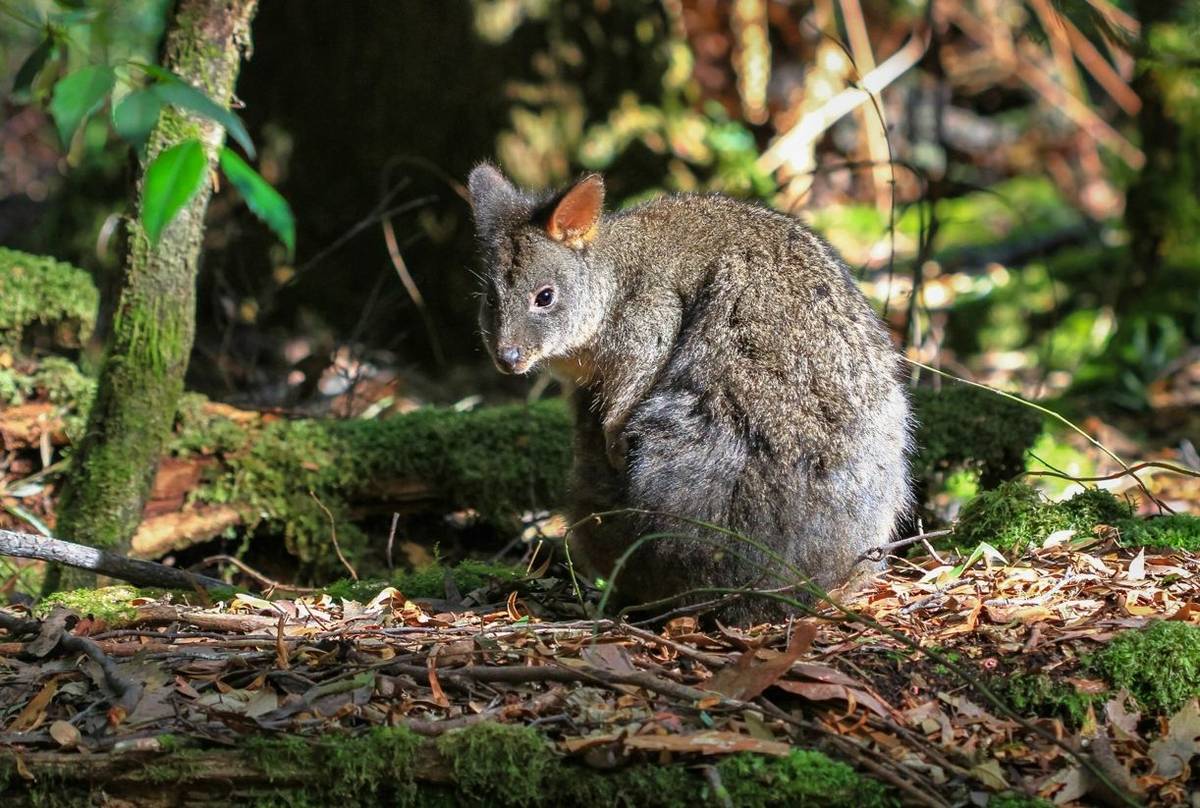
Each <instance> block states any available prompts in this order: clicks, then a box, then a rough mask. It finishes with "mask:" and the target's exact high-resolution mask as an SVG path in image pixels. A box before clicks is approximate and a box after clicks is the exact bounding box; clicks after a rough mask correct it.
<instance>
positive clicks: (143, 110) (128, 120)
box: [113, 89, 163, 147]
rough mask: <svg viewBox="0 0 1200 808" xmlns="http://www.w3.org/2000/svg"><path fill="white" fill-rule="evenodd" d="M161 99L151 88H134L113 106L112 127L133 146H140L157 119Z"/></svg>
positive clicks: (161, 103)
mask: <svg viewBox="0 0 1200 808" xmlns="http://www.w3.org/2000/svg"><path fill="white" fill-rule="evenodd" d="M162 105H163V102H162V99H161V98H159V97H158V94H157V93H155V92H154V91H153V90H149V89H147V90H136V91H134V92H132V93H130V94H129V95H127V96H125V97H124V98H122V99H121V100H120V101H119V102H118V103H117V105H116V106H115V107H114V108H113V128H114V129H116V130H117V134H118V135H120V136H121V137H123V138H124V139H125V140H127V141H129V142H130V143H132V144H133V145H134V146H139V147H140V146H141V145H142V144H143V143H145V142H146V138H147V137H149V136H150V130H151V129H153V128H154V124H155V122H156V121H158V113H159V111H160V110H161V109H162Z"/></svg>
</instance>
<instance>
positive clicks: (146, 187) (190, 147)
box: [9, 9, 296, 255]
mask: <svg viewBox="0 0 1200 808" xmlns="http://www.w3.org/2000/svg"><path fill="white" fill-rule="evenodd" d="M93 13H95V12H94V11H93V10H88V9H83V10H79V9H68V10H66V11H63V12H54V13H50V14H49V15H48V16H46V18H45V19H43V20H35V19H29V18H25V17H24V16H22V15H20V14H17V13H15V12H10V14H9V16H11V17H13V18H14V19H16V20H18V21H20V22H23V23H25V24H27V25H29V26H30V27H33V28H37V29H39V30H40V31H41V32H42V41H41V42H40V43H39V44H38V46H37V47H36V48H34V49H33V51H32V52H31V53H30V54H29V56H28V57H27V58H26V59H25V62H24V63H23V64H22V65H21V67H20V68H19V69H18V70H17V74H16V79H15V81H14V82H13V90H12V92H13V95H14V96H16V97H19V98H28V99H29V100H31V101H33V102H41V101H45V100H46V96H47V95H48V96H49V99H48V103H47V104H46V107H47V110H48V111H49V113H50V115H51V117H52V118H53V119H54V123H55V126H56V127H57V129H58V135H59V138H60V140H61V141H62V145H63V147H64V148H66V149H68V150H69V149H70V148H71V144H72V143H73V142H74V140H75V138H76V135H77V133H78V132H79V131H80V129H81V128H82V126H83V124H84V122H85V121H86V120H87V119H88V118H89V117H91V116H92V115H94V114H95V113H96V112H98V111H99V110H100V109H102V108H103V107H104V106H105V105H106V104H107V105H108V106H109V107H110V109H111V124H112V129H113V131H115V132H116V133H117V135H119V136H120V137H121V138H122V139H123V140H125V141H126V142H127V143H129V144H130V145H131V146H133V147H134V148H135V149H137V150H138V151H139V152H140V151H142V150H143V149H144V147H145V145H146V142H147V140H148V139H149V137H150V133H151V131H152V130H153V129H154V127H155V126H157V125H159V120H160V114H161V113H162V112H163V111H164V110H165V109H167V108H175V109H177V110H182V111H186V112H189V113H192V114H195V115H199V116H200V117H202V118H207V119H209V120H211V121H213V122H215V123H217V124H219V125H220V126H222V127H223V128H224V129H225V131H226V132H228V133H229V135H230V136H231V137H232V138H233V139H234V140H235V141H237V143H238V144H239V145H240V146H241V147H242V148H243V149H244V150H245V152H246V154H247V155H249V156H250V157H251V158H253V157H254V143H253V142H252V141H251V139H250V134H249V133H248V132H247V131H246V126H245V124H243V123H242V121H241V119H240V118H239V117H238V116H237V115H235V114H234V113H233V112H232V111H230V110H229V109H227V108H226V107H224V106H222V105H221V104H218V103H217V102H215V101H213V100H212V99H211V98H210V97H209V96H208V94H207V93H205V92H204V91H203V90H201V89H199V88H197V87H194V86H192V85H191V84H189V83H188V82H187V81H185V80H184V79H183V78H181V77H180V76H178V75H176V74H175V73H172V72H171V71H169V70H166V69H164V68H161V67H158V66H156V65H150V64H145V63H143V62H138V61H136V60H133V59H123V60H118V61H116V62H114V63H112V64H108V63H100V64H95V63H93V61H94V60H92V59H90V58H87V59H86V61H87V62H88V63H87V64H86V65H85V66H83V67H80V68H79V69H77V70H74V71H72V72H70V73H67V74H66V75H63V76H61V77H60V76H58V73H59V72H61V71H62V69H63V65H65V64H66V63H67V61H68V58H67V56H68V52H69V51H70V50H72V49H75V50H76V51H78V50H79V48H78V46H76V45H75V40H74V39H73V38H72V36H71V34H70V29H71V26H73V25H80V24H86V23H87V22H88V15H89V14H93ZM80 55H82V56H84V57H88V56H89V55H88V54H80ZM212 148H213V147H212V146H211V144H206V143H205V142H204V141H202V140H201V139H200V138H199V137H185V138H181V139H180V140H179V142H177V143H175V144H174V145H172V146H171V147H170V148H166V149H163V150H162V151H160V152H159V153H157V154H151V155H147V156H148V157H149V158H150V162H149V165H147V166H146V172H145V178H144V183H143V188H142V225H143V226H144V228H145V231H146V235H147V236H148V237H149V239H150V241H151V243H157V242H158V240H159V238H160V236H161V235H162V232H163V230H164V229H165V228H166V226H167V225H168V224H169V223H170V222H171V221H172V220H173V219H174V218H175V217H176V216H177V215H178V214H179V212H180V211H181V210H183V209H184V207H185V206H187V204H188V202H190V201H191V200H192V198H193V197H194V196H195V195H196V194H197V193H198V192H199V191H200V188H201V186H202V185H203V184H204V183H205V182H206V181H207V173H208V171H207V168H208V157H207V155H208V153H209V152H210V151H211V149H212ZM216 150H217V158H218V160H219V163H220V166H221V171H222V172H223V173H224V174H225V178H226V179H227V180H229V182H230V184H231V185H233V186H234V187H235V188H237V189H238V192H239V193H240V194H241V195H242V199H243V200H245V202H246V205H247V207H249V208H250V210H251V211H252V212H253V213H254V214H255V215H256V216H258V218H259V219H261V220H262V221H263V222H264V223H265V224H266V225H267V226H268V227H269V228H271V230H272V231H274V233H275V235H276V236H278V237H279V240H280V241H282V242H283V244H284V245H285V246H286V247H287V250H288V254H289V255H291V254H292V253H293V252H294V251H295V246H296V225H295V221H294V217H293V216H292V211H291V208H290V207H289V206H288V204H287V201H286V200H284V198H283V197H282V196H280V195H279V192H278V191H276V190H275V189H274V188H272V187H271V185H270V184H269V183H268V182H267V181H266V180H264V179H263V178H262V177H261V176H260V175H259V174H258V172H256V171H255V170H254V169H253V168H251V167H250V165H249V164H247V163H246V162H245V161H244V160H243V159H242V158H241V157H239V156H238V154H237V153H236V152H235V151H233V150H232V149H230V148H229V147H227V146H217V147H216Z"/></svg>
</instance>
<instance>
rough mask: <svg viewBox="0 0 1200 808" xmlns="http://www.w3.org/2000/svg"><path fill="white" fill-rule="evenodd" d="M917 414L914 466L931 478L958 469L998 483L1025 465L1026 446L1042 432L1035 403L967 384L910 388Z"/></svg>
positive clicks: (986, 483)
mask: <svg viewBox="0 0 1200 808" xmlns="http://www.w3.org/2000/svg"><path fill="white" fill-rule="evenodd" d="M911 396H912V401H913V406H914V410H915V412H916V417H917V434H916V438H917V457H916V459H915V462H914V464H913V465H914V471H915V472H916V473H917V475H918V476H919V477H920V478H921V479H922V480H924V481H926V482H927V483H928V482H929V481H933V480H936V479H944V478H946V477H947V476H949V475H951V474H952V473H954V472H956V471H968V472H973V473H977V474H978V476H979V483H980V485H981V486H982V487H983V488H994V487H995V486H997V485H999V484H1000V483H1001V482H1003V481H1005V480H1007V479H1009V478H1011V477H1015V476H1016V475H1018V474H1020V473H1021V472H1022V471H1024V470H1025V452H1026V451H1027V450H1028V449H1029V447H1031V446H1032V445H1033V443H1034V441H1036V440H1037V438H1038V436H1039V435H1040V434H1041V432H1042V414H1041V413H1040V412H1038V411H1037V410H1035V409H1033V408H1032V407H1027V406H1024V405H1022V404H1020V403H1018V402H1015V401H1012V400H1011V399H1007V398H1004V397H1003V396H998V395H996V394H995V393H992V392H990V391H988V390H982V389H980V388H978V387H972V386H970V385H965V384H954V385H948V386H946V387H944V388H942V389H941V390H940V391H936V392H935V391H933V390H927V389H917V390H913V391H911Z"/></svg>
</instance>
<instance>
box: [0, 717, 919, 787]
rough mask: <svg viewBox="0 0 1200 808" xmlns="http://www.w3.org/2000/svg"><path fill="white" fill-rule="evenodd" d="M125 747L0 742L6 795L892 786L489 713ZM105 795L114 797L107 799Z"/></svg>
mask: <svg viewBox="0 0 1200 808" xmlns="http://www.w3.org/2000/svg"><path fill="white" fill-rule="evenodd" d="M124 746H125V748H124V749H122V750H121V751H111V752H96V753H91V754H87V755H81V754H79V753H77V752H73V751H67V752H61V751H58V752H25V753H17V752H16V751H14V750H12V749H9V748H5V749H0V799H3V804H5V805H14V806H25V805H29V806H34V805H37V806H59V805H62V806H67V805H71V806H74V805H82V804H89V803H90V802H91V801H92V800H93V798H95V797H97V796H98V795H100V794H103V796H104V799H105V800H106V801H108V802H115V803H117V804H128V805H140V806H149V807H150V808H153V807H154V806H175V805H189V806H206V805H214V806H215V805H221V806H224V805H231V804H232V805H290V806H318V805H339V806H345V807H346V808H349V806H359V805H361V806H374V805H395V806H404V807H405V808H407V806H418V805H447V806H451V805H463V806H489V807H490V806H501V807H504V806H514V807H515V806H521V807H522V808H539V807H540V806H546V807H547V808H549V806H558V805H569V804H574V805H637V806H646V808H656V807H658V808H687V807H688V806H693V805H706V804H722V803H724V804H734V805H738V806H745V808H766V806H771V805H789V806H805V805H810V806H818V805H820V806H828V807H829V808H851V806H853V807H854V808H860V807H861V808H880V807H881V806H888V805H896V804H898V801H897V800H896V798H895V796H894V793H893V792H891V790H890V789H888V788H887V787H886V786H884V785H883V784H881V783H880V782H878V781H875V780H872V779H870V778H867V777H864V776H862V775H859V774H857V773H856V772H855V771H854V769H852V768H851V767H850V766H848V765H846V764H845V763H840V762H837V761H834V760H832V759H830V758H829V757H827V756H826V755H824V754H823V753H821V752H819V751H815V750H806V749H793V750H792V751H791V752H790V753H788V754H787V755H784V756H782V757H764V756H761V755H756V754H749V753H740V754H735V755H729V756H726V757H724V758H722V759H720V760H719V761H718V762H713V763H710V764H709V765H708V766H706V767H704V768H706V769H710V770H712V773H711V774H709V775H707V776H706V774H705V772H704V771H703V770H701V769H699V768H697V767H695V766H693V765H689V764H687V763H676V764H672V765H652V764H649V763H640V764H632V765H629V766H626V767H624V768H618V769H616V770H614V771H598V770H595V769H589V768H587V767H585V766H583V765H580V764H579V763H578V762H576V761H574V760H570V759H567V758H563V757H561V756H559V755H558V754H556V753H555V752H554V751H553V749H552V748H551V746H550V744H549V743H548V742H547V740H546V739H545V738H544V737H543V736H542V735H540V734H539V733H538V732H537V731H536V730H534V729H531V728H529V727H523V726H514V725H506V724H497V723H494V722H482V723H479V724H475V725H473V726H470V727H468V728H466V729H460V730H454V731H452V732H448V733H445V734H442V735H440V736H439V737H436V738H422V737H420V736H418V735H417V734H416V733H414V732H412V731H411V730H409V729H407V728H406V727H396V728H377V729H373V730H371V731H369V732H367V733H365V734H361V735H356V736H345V735H334V734H327V735H323V736H321V737H318V738H314V739H304V738H300V737H297V736H294V735H292V736H283V737H279V738H261V737H250V738H246V739H243V740H242V742H241V743H240V745H239V746H238V747H237V748H234V749H188V748H177V747H178V742H177V741H175V740H174V739H173V738H172V736H160V737H157V738H143V739H141V740H140V741H138V740H134V741H129V742H126V743H125V744H124ZM106 804H108V803H107V802H106Z"/></svg>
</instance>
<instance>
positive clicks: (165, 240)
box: [47, 0, 257, 587]
mask: <svg viewBox="0 0 1200 808" xmlns="http://www.w3.org/2000/svg"><path fill="white" fill-rule="evenodd" d="M256 5H257V0H180V2H178V3H177V5H176V7H175V16H174V20H173V22H172V24H171V26H170V28H169V31H168V33H167V42H166V51H165V59H164V65H165V66H166V67H167V68H168V69H170V70H172V71H174V72H175V73H176V74H178V75H179V76H180V77H182V78H183V79H184V80H186V81H188V82H190V83H192V84H194V85H196V86H198V87H200V88H201V89H203V90H204V91H205V92H206V93H207V94H208V95H209V97H210V98H212V99H213V100H214V101H216V102H217V103H218V104H221V105H222V106H228V105H229V102H230V99H231V98H232V95H233V86H234V82H235V80H236V79H237V74H238V68H239V66H240V62H241V58H242V54H243V52H246V51H248V50H249V47H250V20H251V18H252V17H253V15H254V11H255V7H256ZM224 136H225V133H224V130H223V129H222V128H221V127H220V126H219V125H217V124H215V123H213V122H212V121H210V120H208V119H204V118H200V117H198V116H196V115H192V114H189V113H185V112H183V111H181V110H179V109H176V108H174V107H165V108H164V109H163V112H162V114H161V115H160V116H159V119H158V123H157V125H156V126H155V128H154V131H153V132H152V133H151V135H150V139H149V142H148V145H147V149H146V157H145V160H146V162H145V163H144V164H143V166H145V165H148V164H149V162H150V161H151V160H153V159H154V157H155V156H156V155H157V154H158V153H159V152H161V151H163V150H165V149H169V148H171V147H172V146H175V145H176V144H178V143H180V142H182V141H184V140H186V139H187V138H190V137H198V138H200V140H201V141H202V142H204V143H205V144H207V145H208V160H209V166H210V171H211V170H215V166H216V162H217V156H216V151H217V148H218V147H219V146H220V145H221V142H222V141H223V139H224ZM142 182H143V180H139V184H138V185H139V190H138V197H139V199H138V209H137V217H136V218H134V219H132V220H131V221H130V222H129V239H128V241H129V253H128V256H127V258H126V262H125V272H124V277H123V279H122V283H121V288H120V293H119V298H118V301H117V306H116V313H115V315H114V319H113V324H112V332H111V334H110V335H109V339H108V346H107V351H106V354H105V360H104V365H103V368H102V370H101V373H100V380H99V386H98V389H97V393H96V401H95V404H94V405H93V407H92V410H91V414H90V417H89V420H88V428H87V434H86V435H85V437H84V439H83V441H82V443H81V445H80V448H79V452H78V453H77V454H76V456H75V460H74V463H73V465H72V470H71V472H70V474H69V475H68V478H67V481H66V485H65V487H64V490H63V496H62V500H61V503H60V506H59V521H58V529H59V530H60V531H62V532H63V533H64V534H65V535H70V536H73V537H77V538H79V539H80V540H82V541H85V542H87V543H89V544H91V545H92V546H94V547H99V548H105V549H112V550H116V551H118V552H123V551H124V550H125V549H126V548H127V547H128V545H129V540H130V538H131V537H132V536H133V533H134V531H135V530H136V529H137V526H138V522H139V521H140V520H141V516H142V506H143V504H144V502H145V499H146V496H147V494H148V492H149V489H150V483H151V480H152V479H153V477H154V471H155V467H156V464H157V462H158V458H159V456H160V455H161V453H162V450H163V446H164V444H165V442H166V440H167V437H168V435H169V434H170V431H171V426H172V423H173V421H174V418H175V408H176V405H177V403H178V399H179V394H180V393H181V392H182V391H183V377H184V371H185V370H186V369H187V363H188V356H189V354H190V353H191V350H192V339H193V334H194V330H195V315H196V291H195V289H196V269H197V263H198V260H199V257H200V247H201V241H202V237H203V234H204V214H205V211H206V210H207V209H208V202H209V198H210V197H211V196H212V185H211V183H207V182H206V183H205V184H204V186H203V187H202V188H201V190H200V192H199V193H198V194H196V196H195V198H193V199H192V201H191V202H190V203H189V204H188V205H187V206H186V207H185V208H184V209H183V210H182V211H181V212H180V213H179V215H178V216H177V217H176V218H175V220H174V221H172V223H171V224H170V225H168V226H167V228H166V229H165V230H164V231H163V234H162V238H161V240H160V241H159V243H158V244H157V245H154V246H152V245H151V244H150V241H149V239H148V238H147V237H146V233H145V230H144V229H143V227H142V213H143V212H142V201H141V187H142ZM70 577H71V579H72V580H71V583H72V584H73V585H87V584H88V583H90V582H92V581H94V578H95V576H94V575H93V574H87V573H78V574H77V573H74V572H72V573H70ZM55 578H57V575H54V574H51V575H49V576H48V577H47V585H48V587H50V586H54V585H55V584H56V583H57V581H55V580H54V579H55Z"/></svg>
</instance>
